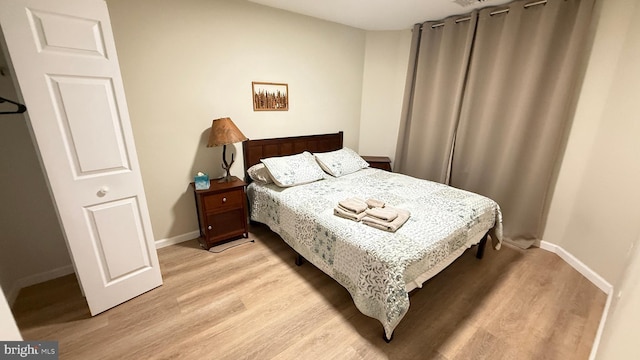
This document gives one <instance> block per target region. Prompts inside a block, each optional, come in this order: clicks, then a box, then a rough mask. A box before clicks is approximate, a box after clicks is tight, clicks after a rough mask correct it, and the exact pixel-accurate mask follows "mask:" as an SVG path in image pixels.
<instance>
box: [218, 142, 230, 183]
mask: <svg viewBox="0 0 640 360" xmlns="http://www.w3.org/2000/svg"><path fill="white" fill-rule="evenodd" d="M233 162H234V159H233V154H231V162H230V163H228V162H227V145H224V146H223V147H222V168H223V169H224V170H225V171H226V172H227V175H226V176H225V177H223V178H222V179H220V180H218V182H219V183H225V182H231V172H230V171H229V169H231V165H233Z"/></svg>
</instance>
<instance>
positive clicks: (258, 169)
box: [247, 164, 273, 184]
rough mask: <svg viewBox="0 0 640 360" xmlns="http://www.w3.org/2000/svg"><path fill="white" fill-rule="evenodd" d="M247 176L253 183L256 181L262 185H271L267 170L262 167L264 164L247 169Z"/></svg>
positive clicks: (271, 180)
mask: <svg viewBox="0 0 640 360" xmlns="http://www.w3.org/2000/svg"><path fill="white" fill-rule="evenodd" d="M247 174H249V177H250V178H251V180H253V181H257V182H259V183H263V184H271V183H272V182H273V179H271V175H269V170H267V168H266V167H264V164H255V165H253V166H252V167H250V168H249V169H247Z"/></svg>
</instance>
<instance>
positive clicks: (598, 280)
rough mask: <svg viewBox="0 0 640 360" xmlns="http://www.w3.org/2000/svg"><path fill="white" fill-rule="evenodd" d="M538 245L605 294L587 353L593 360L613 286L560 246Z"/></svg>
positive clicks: (547, 243) (605, 318) (590, 359)
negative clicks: (595, 330)
mask: <svg viewBox="0 0 640 360" xmlns="http://www.w3.org/2000/svg"><path fill="white" fill-rule="evenodd" d="M536 245H538V244H536ZM538 247H539V248H540V249H543V250H547V251H549V252H552V253H555V254H556V255H558V256H559V257H560V258H561V259H562V260H564V261H565V262H566V263H567V264H569V265H571V267H572V268H574V269H575V270H576V271H577V272H579V273H580V274H582V276H584V277H585V278H587V280H589V281H591V283H592V284H593V285H595V286H596V287H598V289H600V290H602V291H603V292H604V293H605V294H607V302H606V303H605V305H604V309H603V310H602V316H601V317H600V324H599V325H598V331H597V332H596V337H595V339H594V340H593V346H592V347H591V354H590V355H589V360H594V359H595V358H596V353H597V352H598V346H599V345H600V340H601V338H602V331H603V330H604V324H605V323H606V321H607V316H608V315H609V307H610V306H611V301H612V298H613V286H612V285H611V284H609V282H608V281H607V280H605V279H604V278H602V276H600V275H598V273H596V272H595V271H593V270H591V269H590V268H589V267H588V266H587V265H585V264H584V263H583V262H582V261H580V260H578V259H577V258H576V257H575V256H573V255H572V254H571V253H569V252H568V251H566V250H565V249H563V248H562V247H560V246H558V245H556V244H552V243H549V242H546V241H540V243H539V245H538Z"/></svg>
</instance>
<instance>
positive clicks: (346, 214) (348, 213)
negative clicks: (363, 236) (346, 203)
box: [333, 205, 367, 222]
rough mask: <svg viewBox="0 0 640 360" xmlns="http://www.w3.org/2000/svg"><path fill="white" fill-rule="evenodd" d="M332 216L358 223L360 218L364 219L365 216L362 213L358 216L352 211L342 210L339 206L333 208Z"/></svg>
mask: <svg viewBox="0 0 640 360" xmlns="http://www.w3.org/2000/svg"><path fill="white" fill-rule="evenodd" d="M333 215H336V216H339V217H341V218H345V219H349V220H353V221H355V222H358V221H360V220H362V218H363V217H365V216H366V215H367V214H365V212H364V211H363V212H361V213H360V214H356V213H354V212H353V211H349V210H344V209H343V208H341V207H340V205H338V206H336V207H335V208H333Z"/></svg>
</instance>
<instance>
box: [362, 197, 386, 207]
mask: <svg viewBox="0 0 640 360" xmlns="http://www.w3.org/2000/svg"><path fill="white" fill-rule="evenodd" d="M365 202H366V203H367V206H369V208H370V209H373V208H381V207H384V201H380V200H378V199H367V201H365Z"/></svg>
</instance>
